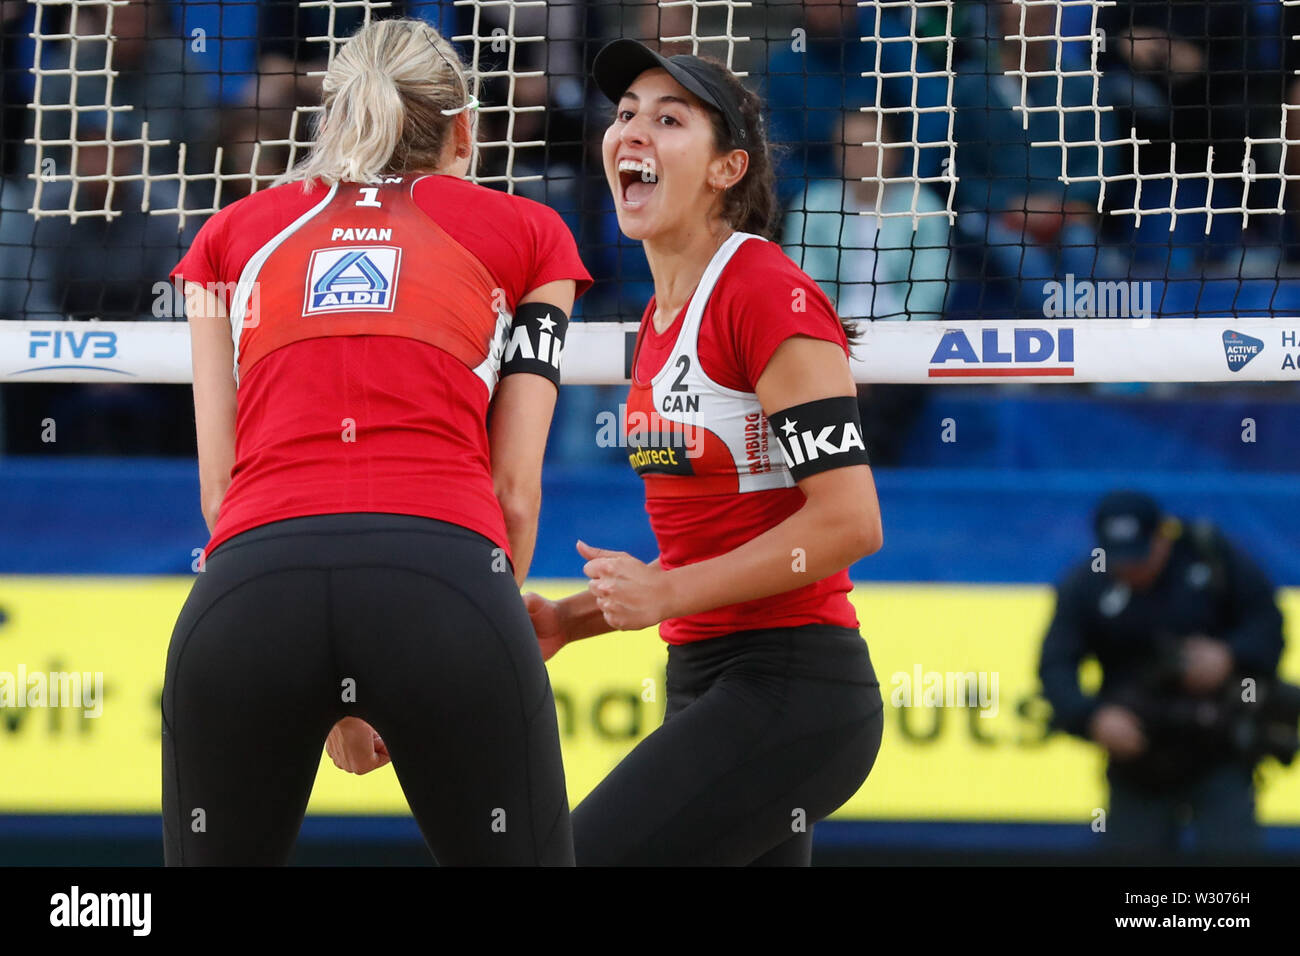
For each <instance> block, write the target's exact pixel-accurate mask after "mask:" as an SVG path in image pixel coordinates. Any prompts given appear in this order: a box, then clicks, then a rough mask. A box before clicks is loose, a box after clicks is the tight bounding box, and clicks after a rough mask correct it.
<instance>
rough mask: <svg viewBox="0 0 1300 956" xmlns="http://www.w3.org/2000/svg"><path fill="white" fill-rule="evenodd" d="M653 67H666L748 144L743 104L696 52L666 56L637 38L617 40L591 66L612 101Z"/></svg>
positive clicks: (741, 145) (734, 137)
mask: <svg viewBox="0 0 1300 956" xmlns="http://www.w3.org/2000/svg"><path fill="white" fill-rule="evenodd" d="M654 69H663V70H667V71H668V75H669V76H671V77H672V78H673V79H674V80H676V81H677V82H678V83H680V84H681V85H682V86H684V87H686V89H688V90H690V91H691V92H692V93H693V94H695V96H696V97H698V98H699V99H700V100H701V101H702V102H704V103H707V104H708V105H709V106H712V107H713V108H714V109H716V110H717V111H718V112H719V113H721V114H722V117H723V119H724V120H726V123H727V129H728V130H730V132H731V141H732V143H733V144H734V145H735V146H736V148H738V149H746V148H747V147H748V145H749V143H748V136H747V135H746V132H745V122H744V120H743V119H742V118H741V115H740V104H739V103H737V102H736V98H735V97H734V96H733V95H732V94H731V91H730V90H728V89H727V88H726V86H724V85H722V84H720V83H718V82H717V81H716V80H715V79H714V77H713V75H712V69H713V68H712V67H710V66H709V65H707V64H706V63H705V62H704V61H703V60H701V59H700V58H699V57H697V56H690V55H689V54H685V53H679V54H678V55H677V56H672V57H664V56H660V55H659V54H658V53H656V52H655V51H654V50H652V49H650V48H649V47H648V46H646V45H645V44H644V43H640V42H638V41H636V40H628V39H622V40H614V41H613V42H611V43H607V44H605V46H603V47H601V50H600V52H599V53H597V54H596V59H595V61H594V62H593V63H592V66H591V77H592V79H593V80H595V81H596V86H597V87H598V88H599V89H600V91H601V92H602V93H604V94H605V95H606V96H607V97H609V99H610V101H611V102H613V103H618V101H619V99H621V98H622V96H623V94H624V93H626V92H627V88H628V87H629V86H631V85H632V82H633V81H634V80H635V79H636V78H637V77H638V76H640V75H641V74H642V73H644V72H645V71H646V70H654Z"/></svg>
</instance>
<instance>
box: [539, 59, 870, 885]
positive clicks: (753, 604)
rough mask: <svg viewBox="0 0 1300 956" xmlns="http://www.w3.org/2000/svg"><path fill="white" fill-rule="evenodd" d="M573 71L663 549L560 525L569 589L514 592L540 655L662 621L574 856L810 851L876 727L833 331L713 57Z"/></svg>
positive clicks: (748, 110)
mask: <svg viewBox="0 0 1300 956" xmlns="http://www.w3.org/2000/svg"><path fill="white" fill-rule="evenodd" d="M594 75H595V80H596V84H597V86H599V87H600V89H601V90H602V91H603V92H604V93H605V94H606V95H607V96H608V97H609V98H610V99H611V100H613V101H614V102H616V103H617V114H616V116H615V119H614V122H613V124H612V125H611V126H610V127H609V130H608V131H607V132H606V134H605V141H604V161H605V174H606V177H607V178H608V180H609V184H610V188H611V189H612V190H613V192H614V196H615V205H616V208H617V210H618V219H619V224H620V226H621V228H622V230H623V232H624V233H625V234H626V235H628V236H629V237H631V238H634V239H640V240H641V241H642V244H643V245H644V247H645V252H646V257H647V259H648V260H649V262H650V268H651V270H652V272H653V273H654V282H655V295H654V298H653V299H651V301H650V303H649V305H648V306H647V307H646V311H645V315H644V317H643V319H642V322H641V330H640V336H639V339H638V342H637V349H636V356H635V359H634V366H633V380H632V388H631V394H630V397H629V399H628V420H629V422H630V423H633V424H635V425H637V426H640V423H641V422H644V421H647V420H648V422H649V427H648V428H646V429H644V430H642V431H629V433H628V436H627V437H628V441H629V445H630V446H632V447H633V448H636V447H637V446H641V447H643V448H645V447H647V446H654V445H656V444H657V445H659V446H661V447H659V448H657V449H648V450H649V453H644V454H639V453H637V452H636V451H634V452H633V454H632V456H631V457H632V460H633V463H634V466H635V467H636V470H637V471H638V473H639V474H640V475H641V477H642V478H643V479H644V480H645V491H646V510H647V511H648V512H649V516H650V523H651V526H652V527H653V529H654V532H655V537H656V539H657V540H658V543H659V549H660V554H659V557H658V558H657V559H656V560H655V561H654V562H652V563H650V564H645V563H643V562H641V561H638V560H637V559H636V558H633V557H631V556H629V555H627V554H624V553H622V552H615V551H607V550H602V549H600V548H594V547H589V546H587V545H586V544H584V543H581V542H580V543H579V545H578V548H579V551H580V552H581V553H582V555H583V556H584V557H585V558H587V559H588V561H587V564H586V567H585V571H586V573H587V575H588V577H590V578H591V582H590V589H589V590H588V591H587V592H585V593H582V594H578V595H574V596H572V597H569V598H566V599H564V600H562V601H559V602H558V603H555V602H550V601H547V600H544V599H543V598H541V597H539V596H538V595H535V594H529V595H526V596H525V599H526V601H527V602H528V604H529V610H530V613H531V614H532V617H533V623H534V625H535V626H536V628H537V632H538V637H539V639H540V640H541V643H542V646H543V649H544V652H545V653H547V655H548V656H549V655H550V654H553V653H554V652H555V651H556V650H558V649H559V647H560V646H562V645H563V644H564V643H566V642H568V641H572V640H576V639H579V638H585V637H591V636H593V635H595V634H600V633H603V632H606V631H610V630H636V629H638V628H643V627H649V626H652V625H655V624H658V625H660V629H659V630H660V634H661V635H662V637H663V638H664V640H666V641H667V642H668V645H669V646H668V686H667V693H668V701H667V715H666V719H665V722H664V725H663V726H662V727H660V728H659V729H658V730H656V731H655V732H654V733H652V734H651V735H650V736H649V737H647V738H646V739H645V740H644V741H642V742H641V743H640V744H639V745H638V746H637V747H636V748H635V749H634V750H633V751H632V753H631V754H629V755H628V756H627V758H626V759H624V760H623V761H622V763H620V764H619V765H618V767H616V768H615V769H614V771H613V772H612V773H611V774H610V775H609V776H608V777H607V778H606V779H605V780H604V781H603V782H602V783H601V784H600V785H599V786H598V787H596V789H595V790H594V791H593V792H592V793H591V794H590V795H589V796H588V797H587V798H586V800H584V801H583V802H582V803H581V804H580V805H579V806H578V807H577V809H576V810H574V816H573V821H574V843H575V847H576V850H577V860H578V864H579V865H580V866H581V865H587V864H615V865H617V864H751V863H759V864H807V863H808V862H809V860H810V857H811V846H812V824H813V822H814V821H816V820H819V819H821V818H822V817H824V816H826V815H827V814H829V813H830V812H831V811H833V810H835V809H836V808H837V807H839V806H840V805H841V804H843V803H844V802H845V801H846V800H847V799H848V798H849V797H850V796H852V795H853V793H854V792H855V791H856V790H857V789H858V787H859V786H860V785H861V784H862V782H863V780H865V779H866V776H867V774H868V772H869V771H870V769H871V766H872V764H873V762H874V761H875V757H876V753H877V750H878V749H879V746H880V735H881V728H882V705H881V697H880V691H879V687H878V685H877V682H876V677H875V674H874V672H873V670H872V667H871V662H870V660H869V659H868V655H867V647H866V644H865V643H864V642H863V640H862V637H861V636H860V635H859V633H858V630H857V627H858V622H857V619H856V617H855V615H854V611H853V608H852V606H851V605H850V604H849V600H848V592H849V590H850V588H851V585H850V583H849V578H848V573H847V570H846V569H847V568H848V566H849V565H850V564H852V563H853V562H854V561H857V560H858V559H859V558H862V557H864V556H866V555H869V554H871V553H872V552H874V551H876V550H877V549H878V548H879V547H880V544H881V526H880V512H879V506H878V503H877V500H876V491H875V485H874V483H873V481H872V477H871V471H870V468H869V467H868V464H867V455H866V449H865V448H864V446H863V441H862V433H861V426H860V423H859V416H858V409H857V402H856V398H855V394H856V390H855V387H854V383H853V379H852V376H851V374H850V371H849V363H848V345H847V340H846V335H845V331H844V329H843V328H842V327H841V323H840V321H839V318H838V317H837V315H836V313H835V311H834V309H833V308H832V306H831V304H830V302H829V301H828V300H827V298H826V297H825V296H824V295H823V294H822V293H821V291H820V290H819V289H818V287H817V285H816V283H815V282H813V281H812V280H811V279H810V278H809V277H808V276H807V275H805V274H804V273H803V272H802V271H800V270H799V269H798V268H797V267H796V266H795V265H794V263H793V262H791V261H790V259H789V258H787V257H786V256H785V254H784V253H783V252H782V251H781V248H780V247H779V246H778V245H776V244H774V243H773V242H770V241H769V237H770V235H771V234H772V229H773V226H774V222H773V220H774V215H775V197H774V195H773V181H772V180H773V173H772V166H771V162H770V159H769V155H768V148H767V144H766V143H765V141H764V133H763V129H762V127H761V125H760V120H759V108H760V104H759V101H758V98H757V97H756V96H754V94H752V93H750V92H749V91H747V90H746V89H745V88H744V87H743V86H742V85H741V83H740V82H739V80H737V79H736V78H735V77H734V76H733V75H732V74H731V73H730V72H729V71H727V70H726V69H725V68H724V67H722V66H721V65H719V64H716V63H713V62H710V61H706V60H701V59H699V58H696V57H692V56H674V57H672V58H671V59H665V58H662V57H660V56H658V55H657V54H655V53H653V52H652V51H650V50H649V49H648V48H646V47H644V46H642V45H641V44H639V43H636V42H634V41H631V40H618V41H615V42H614V43H612V44H610V45H609V46H607V47H605V48H604V49H603V50H602V51H601V52H600V54H599V55H598V56H597V58H596V62H595V67H594ZM638 413H641V414H638ZM665 434H676V435H677V436H678V438H677V439H676V440H675V441H672V440H669V441H665V440H664V436H665ZM664 445H667V448H664V447H662V446H664ZM691 449H693V451H691Z"/></svg>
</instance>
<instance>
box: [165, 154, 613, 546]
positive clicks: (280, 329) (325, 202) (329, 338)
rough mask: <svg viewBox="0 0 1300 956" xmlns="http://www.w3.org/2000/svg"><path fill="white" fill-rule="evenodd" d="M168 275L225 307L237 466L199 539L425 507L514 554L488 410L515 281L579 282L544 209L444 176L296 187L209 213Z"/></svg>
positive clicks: (582, 281)
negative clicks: (234, 386) (495, 479)
mask: <svg viewBox="0 0 1300 956" xmlns="http://www.w3.org/2000/svg"><path fill="white" fill-rule="evenodd" d="M172 276H173V277H177V276H179V277H181V278H183V279H184V280H187V281H194V282H199V283H202V284H208V283H212V284H214V285H215V287H216V291H217V292H218V294H219V295H220V296H221V297H222V298H223V301H224V302H225V303H226V305H227V308H228V311H229V314H230V331H231V336H232V339H233V342H234V347H235V368H234V374H235V376H236V381H237V382H238V391H237V412H236V423H235V465H234V468H233V469H232V470H231V484H230V488H229V489H228V490H227V492H226V495H225V498H224V499H223V501H222V505H221V511H220V515H219V518H218V521H217V526H216V528H215V530H214V532H213V536H212V539H211V540H210V541H209V543H208V549H207V550H208V551H209V552H211V551H212V550H214V549H215V548H216V547H218V546H219V545H220V544H221V543H222V542H223V541H225V540H227V539H228V538H230V537H232V536H234V535H236V534H239V533H240V532H242V531H246V530H248V529H249V528H253V527H257V526H259V525H262V524H267V523H269V522H272V521H278V520H282V519H285V518H291V517H300V516H304V515H312V514H336V513H343V512H367V511H368V512H384V513H396V514H412V515H420V516H424V517H430V518H437V519H440V520H443V521H448V522H451V523H454V524H458V525H460V526H462V527H466V528H470V529H471V530H474V531H477V532H479V533H480V534H483V535H485V536H486V537H488V538H489V539H491V540H492V541H493V542H495V543H496V544H498V545H499V546H501V547H502V548H504V549H506V551H507V553H508V552H509V542H508V540H507V537H506V533H505V522H504V519H503V517H502V515H501V508H500V504H499V503H498V501H497V499H496V495H495V493H494V491H493V486H492V477H491V472H490V460H491V459H490V453H489V448H488V439H487V426H486V421H487V414H488V406H489V403H490V401H491V397H492V393H493V390H494V388H495V386H496V381H497V373H498V370H499V368H500V363H501V354H502V349H503V347H504V345H505V339H506V333H507V331H508V329H509V323H510V318H511V314H512V313H513V311H514V309H515V307H516V305H517V303H518V300H519V299H520V298H522V297H523V296H524V295H525V294H526V293H527V292H530V291H531V290H533V289H535V288H537V287H538V286H541V285H544V284H545V283H547V282H551V281H555V280H557V279H573V280H575V281H576V282H577V291H578V293H579V294H581V293H582V292H584V291H585V290H586V288H587V287H588V286H589V285H590V284H591V280H590V276H588V274H587V272H586V270H585V269H584V268H583V266H582V263H581V261H580V260H579V258H578V254H577V248H576V246H575V244H574V241H573V237H572V235H571V234H570V233H569V231H568V229H567V228H566V227H565V226H564V224H563V222H562V221H561V220H560V218H559V216H558V215H557V214H556V213H555V212H554V211H553V210H550V209H548V208H547V207H545V206H542V205H540V204H538V203H534V202H531V201H529V200H526V199H522V198H520V197H517V196H511V195H507V194H505V193H501V192H497V191H496V190H491V189H486V188H483V187H481V186H476V185H473V184H471V183H469V182H466V181H464V180H461V179H457V178H455V177H451V176H439V175H430V176H419V177H397V176H394V177H389V178H387V179H385V180H384V181H383V182H382V183H379V184H375V185H366V184H358V183H339V184H337V185H335V186H332V187H326V186H325V185H323V184H314V185H313V187H312V188H311V190H310V191H307V192H304V190H303V188H302V184H301V183H290V184H287V185H284V186H278V187H275V188H272V189H268V190H264V191H261V192H257V193H253V194H252V195H251V196H248V197H246V198H244V199H241V200H239V201H237V202H235V203H232V204H231V205H230V206H227V207H226V208H225V209H223V210H221V211H220V212H219V213H217V214H216V215H215V216H213V217H212V219H210V220H209V221H208V222H207V223H205V224H204V226H203V228H202V229H201V230H200V232H199V234H198V236H197V237H196V239H195V241H194V244H193V246H192V247H191V249H190V251H189V252H188V253H187V254H186V256H185V257H184V258H183V259H182V260H181V261H180V262H179V263H178V264H177V265H176V267H175V268H174V269H173V270H172Z"/></svg>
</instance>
